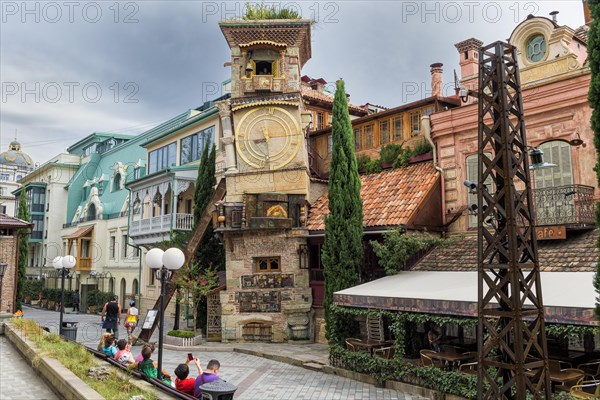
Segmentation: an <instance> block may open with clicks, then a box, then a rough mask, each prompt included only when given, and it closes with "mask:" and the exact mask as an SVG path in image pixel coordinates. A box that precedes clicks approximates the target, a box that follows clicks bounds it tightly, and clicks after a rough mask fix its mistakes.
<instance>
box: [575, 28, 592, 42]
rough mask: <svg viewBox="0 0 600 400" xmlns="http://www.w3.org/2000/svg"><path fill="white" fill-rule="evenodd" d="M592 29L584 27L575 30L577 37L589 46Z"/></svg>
mask: <svg viewBox="0 0 600 400" xmlns="http://www.w3.org/2000/svg"><path fill="white" fill-rule="evenodd" d="M589 30H590V28H589V27H588V26H587V25H582V26H580V27H579V28H577V29H575V37H576V38H577V39H579V40H581V41H582V42H583V43H585V44H587V42H588V36H589Z"/></svg>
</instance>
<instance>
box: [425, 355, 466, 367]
mask: <svg viewBox="0 0 600 400" xmlns="http://www.w3.org/2000/svg"><path fill="white" fill-rule="evenodd" d="M427 357H430V358H435V359H437V360H440V361H442V362H444V361H445V362H446V363H447V364H448V365H449V366H450V367H451V369H452V368H453V367H456V366H458V365H459V364H460V362H461V361H466V360H468V359H469V358H471V356H470V355H468V354H461V353H451V352H447V351H437V352H431V353H428V354H427Z"/></svg>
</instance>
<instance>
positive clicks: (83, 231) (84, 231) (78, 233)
mask: <svg viewBox="0 0 600 400" xmlns="http://www.w3.org/2000/svg"><path fill="white" fill-rule="evenodd" d="M93 230H94V225H92V226H86V227H83V228H79V229H77V230H76V231H75V232H73V233H72V234H70V235H69V236H67V239H68V240H73V239H79V238H81V237H86V236H89V234H90V233H92V231H93Z"/></svg>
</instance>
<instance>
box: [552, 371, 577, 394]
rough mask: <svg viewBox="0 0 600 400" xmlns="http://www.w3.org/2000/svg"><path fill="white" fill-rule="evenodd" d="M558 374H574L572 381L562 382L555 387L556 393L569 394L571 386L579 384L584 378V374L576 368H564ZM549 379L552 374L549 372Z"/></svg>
mask: <svg viewBox="0 0 600 400" xmlns="http://www.w3.org/2000/svg"><path fill="white" fill-rule="evenodd" d="M560 372H567V373H568V372H573V373H575V374H574V378H573V379H570V380H564V381H562V382H560V385H556V386H555V389H556V390H557V391H564V392H569V391H570V390H571V388H572V387H573V386H575V385H577V384H578V383H579V382H581V381H583V378H584V376H585V372H583V371H582V370H580V369H578V368H564V369H561V370H560ZM550 377H552V372H550Z"/></svg>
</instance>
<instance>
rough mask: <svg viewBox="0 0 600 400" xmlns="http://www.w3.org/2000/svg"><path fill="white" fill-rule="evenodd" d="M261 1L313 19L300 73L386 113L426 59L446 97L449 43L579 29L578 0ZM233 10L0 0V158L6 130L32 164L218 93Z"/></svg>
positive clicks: (224, 6)
mask: <svg viewBox="0 0 600 400" xmlns="http://www.w3.org/2000/svg"><path fill="white" fill-rule="evenodd" d="M265 3H266V4H269V5H271V4H272V5H277V6H279V7H287V8H290V9H296V10H299V11H300V12H301V14H302V16H303V17H305V18H312V19H314V20H315V21H316V24H315V25H314V27H313V31H312V59H311V60H310V61H309V62H308V63H307V64H306V65H305V67H304V69H303V74H307V75H309V76H312V77H322V78H324V79H325V80H327V81H328V82H331V83H333V82H335V80H336V79H338V78H343V79H344V80H345V81H346V89H347V90H348V92H349V93H350V95H351V98H350V100H351V102H352V103H355V104H364V103H366V102H370V103H375V104H380V105H383V106H387V107H392V106H397V105H400V104H404V103H407V102H411V101H416V100H418V99H420V98H423V97H427V96H429V90H430V75H429V65H430V64H432V63H434V62H442V63H444V83H445V84H447V85H446V94H448V95H451V94H452V90H451V87H452V79H453V77H452V71H453V69H456V70H457V71H458V72H459V73H460V69H459V66H458V54H457V52H456V49H455V47H454V44H455V43H457V42H459V41H461V40H464V39H467V38H470V37H476V38H478V39H480V40H482V41H483V42H484V43H485V44H487V43H491V42H493V41H496V40H506V39H507V38H508V36H509V35H510V33H511V32H512V30H513V29H514V28H515V27H516V25H517V24H518V23H519V22H521V21H522V20H523V19H525V17H526V16H527V15H528V14H529V13H533V14H535V15H538V16H548V14H549V12H550V11H553V10H557V11H559V12H560V14H559V15H558V22H559V24H564V25H568V26H570V27H573V28H576V27H578V26H580V25H582V24H583V9H582V4H581V0H571V1H535V2H534V1H512V0H511V1H496V2H491V1H457V2H454V1H440V2H436V1H323V2H317V1H296V2H287V1H286V2H280V3H276V2H265ZM244 4H245V3H244V2H221V1H219V2H202V1H146V0H144V1H122V2H116V1H112V0H110V1H96V2H79V1H57V2H52V1H44V2H41V1H28V2H22V1H4V0H2V1H0V5H1V12H2V21H1V24H0V81H1V82H2V98H1V102H0V107H1V109H0V135H1V136H0V149H1V150H0V151H5V150H6V149H7V146H8V143H9V142H10V141H11V140H13V138H14V135H15V130H16V131H17V137H18V140H19V141H20V142H21V144H22V145H23V150H24V151H25V152H27V153H29V154H30V155H31V156H32V157H33V159H34V161H35V162H39V163H43V162H45V161H47V160H48V159H49V158H50V157H52V156H53V155H55V154H58V153H60V152H61V151H64V149H65V148H66V147H68V146H69V145H71V144H73V143H75V142H76V141H78V140H79V139H81V138H83V137H85V136H87V135H89V134H90V133H92V132H118V133H131V134H138V133H140V132H142V131H144V130H146V129H149V128H151V127H153V126H155V125H157V124H159V123H161V122H164V121H165V120H167V119H169V118H171V117H173V116H175V115H177V114H179V113H181V112H184V111H186V110H188V109H190V108H195V107H198V106H199V105H201V104H202V103H203V102H204V101H205V100H207V99H208V100H210V99H211V98H214V97H217V96H219V95H220V94H221V93H220V84H221V82H222V81H223V80H225V79H227V78H228V73H229V70H228V69H227V68H224V67H223V63H224V62H226V61H228V60H229V48H228V46H227V43H226V41H225V39H224V38H223V35H222V34H221V31H220V29H219V27H218V25H217V22H218V21H219V20H220V19H233V18H234V17H236V16H239V15H240V14H242V12H243V8H244Z"/></svg>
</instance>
